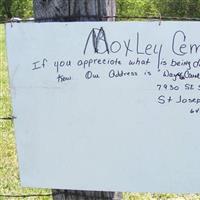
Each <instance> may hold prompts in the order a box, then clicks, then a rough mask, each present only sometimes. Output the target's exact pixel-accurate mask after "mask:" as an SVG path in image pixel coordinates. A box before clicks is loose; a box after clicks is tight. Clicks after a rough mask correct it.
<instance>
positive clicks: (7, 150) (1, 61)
mask: <svg viewBox="0 0 200 200" xmlns="http://www.w3.org/2000/svg"><path fill="white" fill-rule="evenodd" d="M5 49H6V48H5V29H4V25H0V118H1V117H8V116H12V109H11V98H10V91H9V84H8V80H9V79H8V70H7V62H6V50H5ZM18 172H19V170H18V164H17V156H16V147H15V137H14V130H13V123H12V122H11V121H5V120H0V200H3V199H11V200H12V199H28V200H34V199H35V200H40V199H41V200H50V199H52V198H51V197H39V196H37V197H26V198H22V197H21V198H20V197H17V198H11V197H9V198H6V197H2V196H1V195H30V194H38V195H41V194H49V193H51V191H50V190H40V189H28V188H22V187H21V186H20V180H19V174H18ZM123 199H124V200H157V199H159V200H166V199H168V200H200V195H198V194H187V195H176V194H150V193H144V194H140V193H124V194H123Z"/></svg>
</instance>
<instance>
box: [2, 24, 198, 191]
mask: <svg viewBox="0 0 200 200" xmlns="http://www.w3.org/2000/svg"><path fill="white" fill-rule="evenodd" d="M6 31H7V52H8V61H9V74H10V87H11V93H12V103H13V112H14V116H15V117H16V119H15V120H14V121H15V133H16V140H17V152H18V158H19V165H20V177H21V183H22V185H23V186H28V187H40V188H59V189H78V190H104V191H134V192H184V193H185V192H200V156H199V155H200V132H199V124H200V36H199V31H200V23H199V22H161V24H160V25H159V22H116V23H112V22H98V23H97V22H90V23H87V22H84V23H79V22H76V23H13V24H12V25H11V24H7V26H6Z"/></svg>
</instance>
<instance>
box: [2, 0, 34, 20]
mask: <svg viewBox="0 0 200 200" xmlns="http://www.w3.org/2000/svg"><path fill="white" fill-rule="evenodd" d="M32 10H33V9H32V0H0V18H1V19H10V18H12V17H20V18H28V17H31V16H32V13H33V11H32Z"/></svg>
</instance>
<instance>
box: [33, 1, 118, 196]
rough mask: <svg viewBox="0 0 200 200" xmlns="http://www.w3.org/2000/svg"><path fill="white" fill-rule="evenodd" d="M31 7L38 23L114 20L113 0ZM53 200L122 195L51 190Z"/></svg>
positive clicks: (35, 2) (70, 2)
mask: <svg viewBox="0 0 200 200" xmlns="http://www.w3.org/2000/svg"><path fill="white" fill-rule="evenodd" d="M33 6H34V17H35V20H36V21H40V22H41V21H49V22H51V21H114V20H115V18H114V17H112V16H115V14H116V2H115V0H33ZM108 16H109V17H108ZM113 167H114V166H113ZM55 170H56V169H55ZM105 182H106V180H105ZM53 198H54V200H96V199H97V200H101V199H102V200H104V199H105V200H114V199H115V200H120V199H122V193H115V192H95V191H78V190H77V191H74V190H53Z"/></svg>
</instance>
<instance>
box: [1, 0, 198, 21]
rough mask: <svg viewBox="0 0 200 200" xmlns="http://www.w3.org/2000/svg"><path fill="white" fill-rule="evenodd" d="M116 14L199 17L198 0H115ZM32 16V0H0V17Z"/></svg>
mask: <svg viewBox="0 0 200 200" xmlns="http://www.w3.org/2000/svg"><path fill="white" fill-rule="evenodd" d="M116 1H117V15H118V16H142V17H149V16H154V17H158V16H163V17H191V18H192V17H198V18H199V17H200V0H116ZM31 16H33V9H32V0H0V18H1V19H10V18H12V17H20V18H28V17H31Z"/></svg>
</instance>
